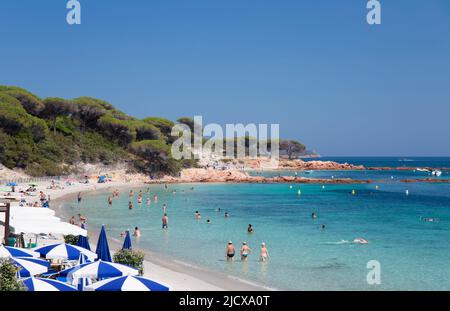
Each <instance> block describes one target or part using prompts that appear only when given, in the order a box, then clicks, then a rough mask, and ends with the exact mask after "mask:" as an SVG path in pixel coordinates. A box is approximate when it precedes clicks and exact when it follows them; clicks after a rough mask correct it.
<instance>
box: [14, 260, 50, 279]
mask: <svg viewBox="0 0 450 311" xmlns="http://www.w3.org/2000/svg"><path fill="white" fill-rule="evenodd" d="M9 260H11V262H12V263H14V265H15V266H17V267H18V268H19V269H20V270H19V272H18V276H19V277H21V278H26V277H30V276H33V275H37V274H42V273H45V272H47V271H48V268H50V263H49V262H48V261H46V260H42V259H38V258H34V257H11V258H9Z"/></svg>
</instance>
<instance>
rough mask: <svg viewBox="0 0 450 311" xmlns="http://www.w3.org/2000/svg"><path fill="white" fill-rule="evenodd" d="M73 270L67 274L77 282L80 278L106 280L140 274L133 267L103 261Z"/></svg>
mask: <svg viewBox="0 0 450 311" xmlns="http://www.w3.org/2000/svg"><path fill="white" fill-rule="evenodd" d="M71 269H72V270H71V271H69V272H68V273H67V272H66V273H65V274H67V276H68V278H73V279H74V281H76V282H77V280H78V279H80V278H91V279H104V278H112V277H117V276H125V275H138V274H139V271H138V270H137V269H134V268H132V267H129V266H126V265H122V264H118V263H114V262H107V261H103V260H98V261H94V262H89V263H86V264H83V265H80V266H76V267H73V268H71ZM61 272H63V271H61Z"/></svg>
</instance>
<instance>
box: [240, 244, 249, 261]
mask: <svg viewBox="0 0 450 311" xmlns="http://www.w3.org/2000/svg"><path fill="white" fill-rule="evenodd" d="M250 252H251V249H250V247H248V245H247V242H242V248H241V261H247V257H248V255H249V254H250Z"/></svg>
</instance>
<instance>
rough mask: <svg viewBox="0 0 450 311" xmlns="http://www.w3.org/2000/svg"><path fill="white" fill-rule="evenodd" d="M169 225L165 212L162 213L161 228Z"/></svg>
mask: <svg viewBox="0 0 450 311" xmlns="http://www.w3.org/2000/svg"><path fill="white" fill-rule="evenodd" d="M168 226H169V217H167V214H164V216H163V218H162V228H163V229H167V228H168Z"/></svg>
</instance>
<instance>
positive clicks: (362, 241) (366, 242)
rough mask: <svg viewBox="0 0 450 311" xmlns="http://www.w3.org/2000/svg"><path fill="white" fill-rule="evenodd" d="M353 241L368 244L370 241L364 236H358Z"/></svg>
mask: <svg viewBox="0 0 450 311" xmlns="http://www.w3.org/2000/svg"><path fill="white" fill-rule="evenodd" d="M353 243H357V244H368V243H369V241H367V240H366V239H364V238H356V239H354V240H353Z"/></svg>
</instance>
